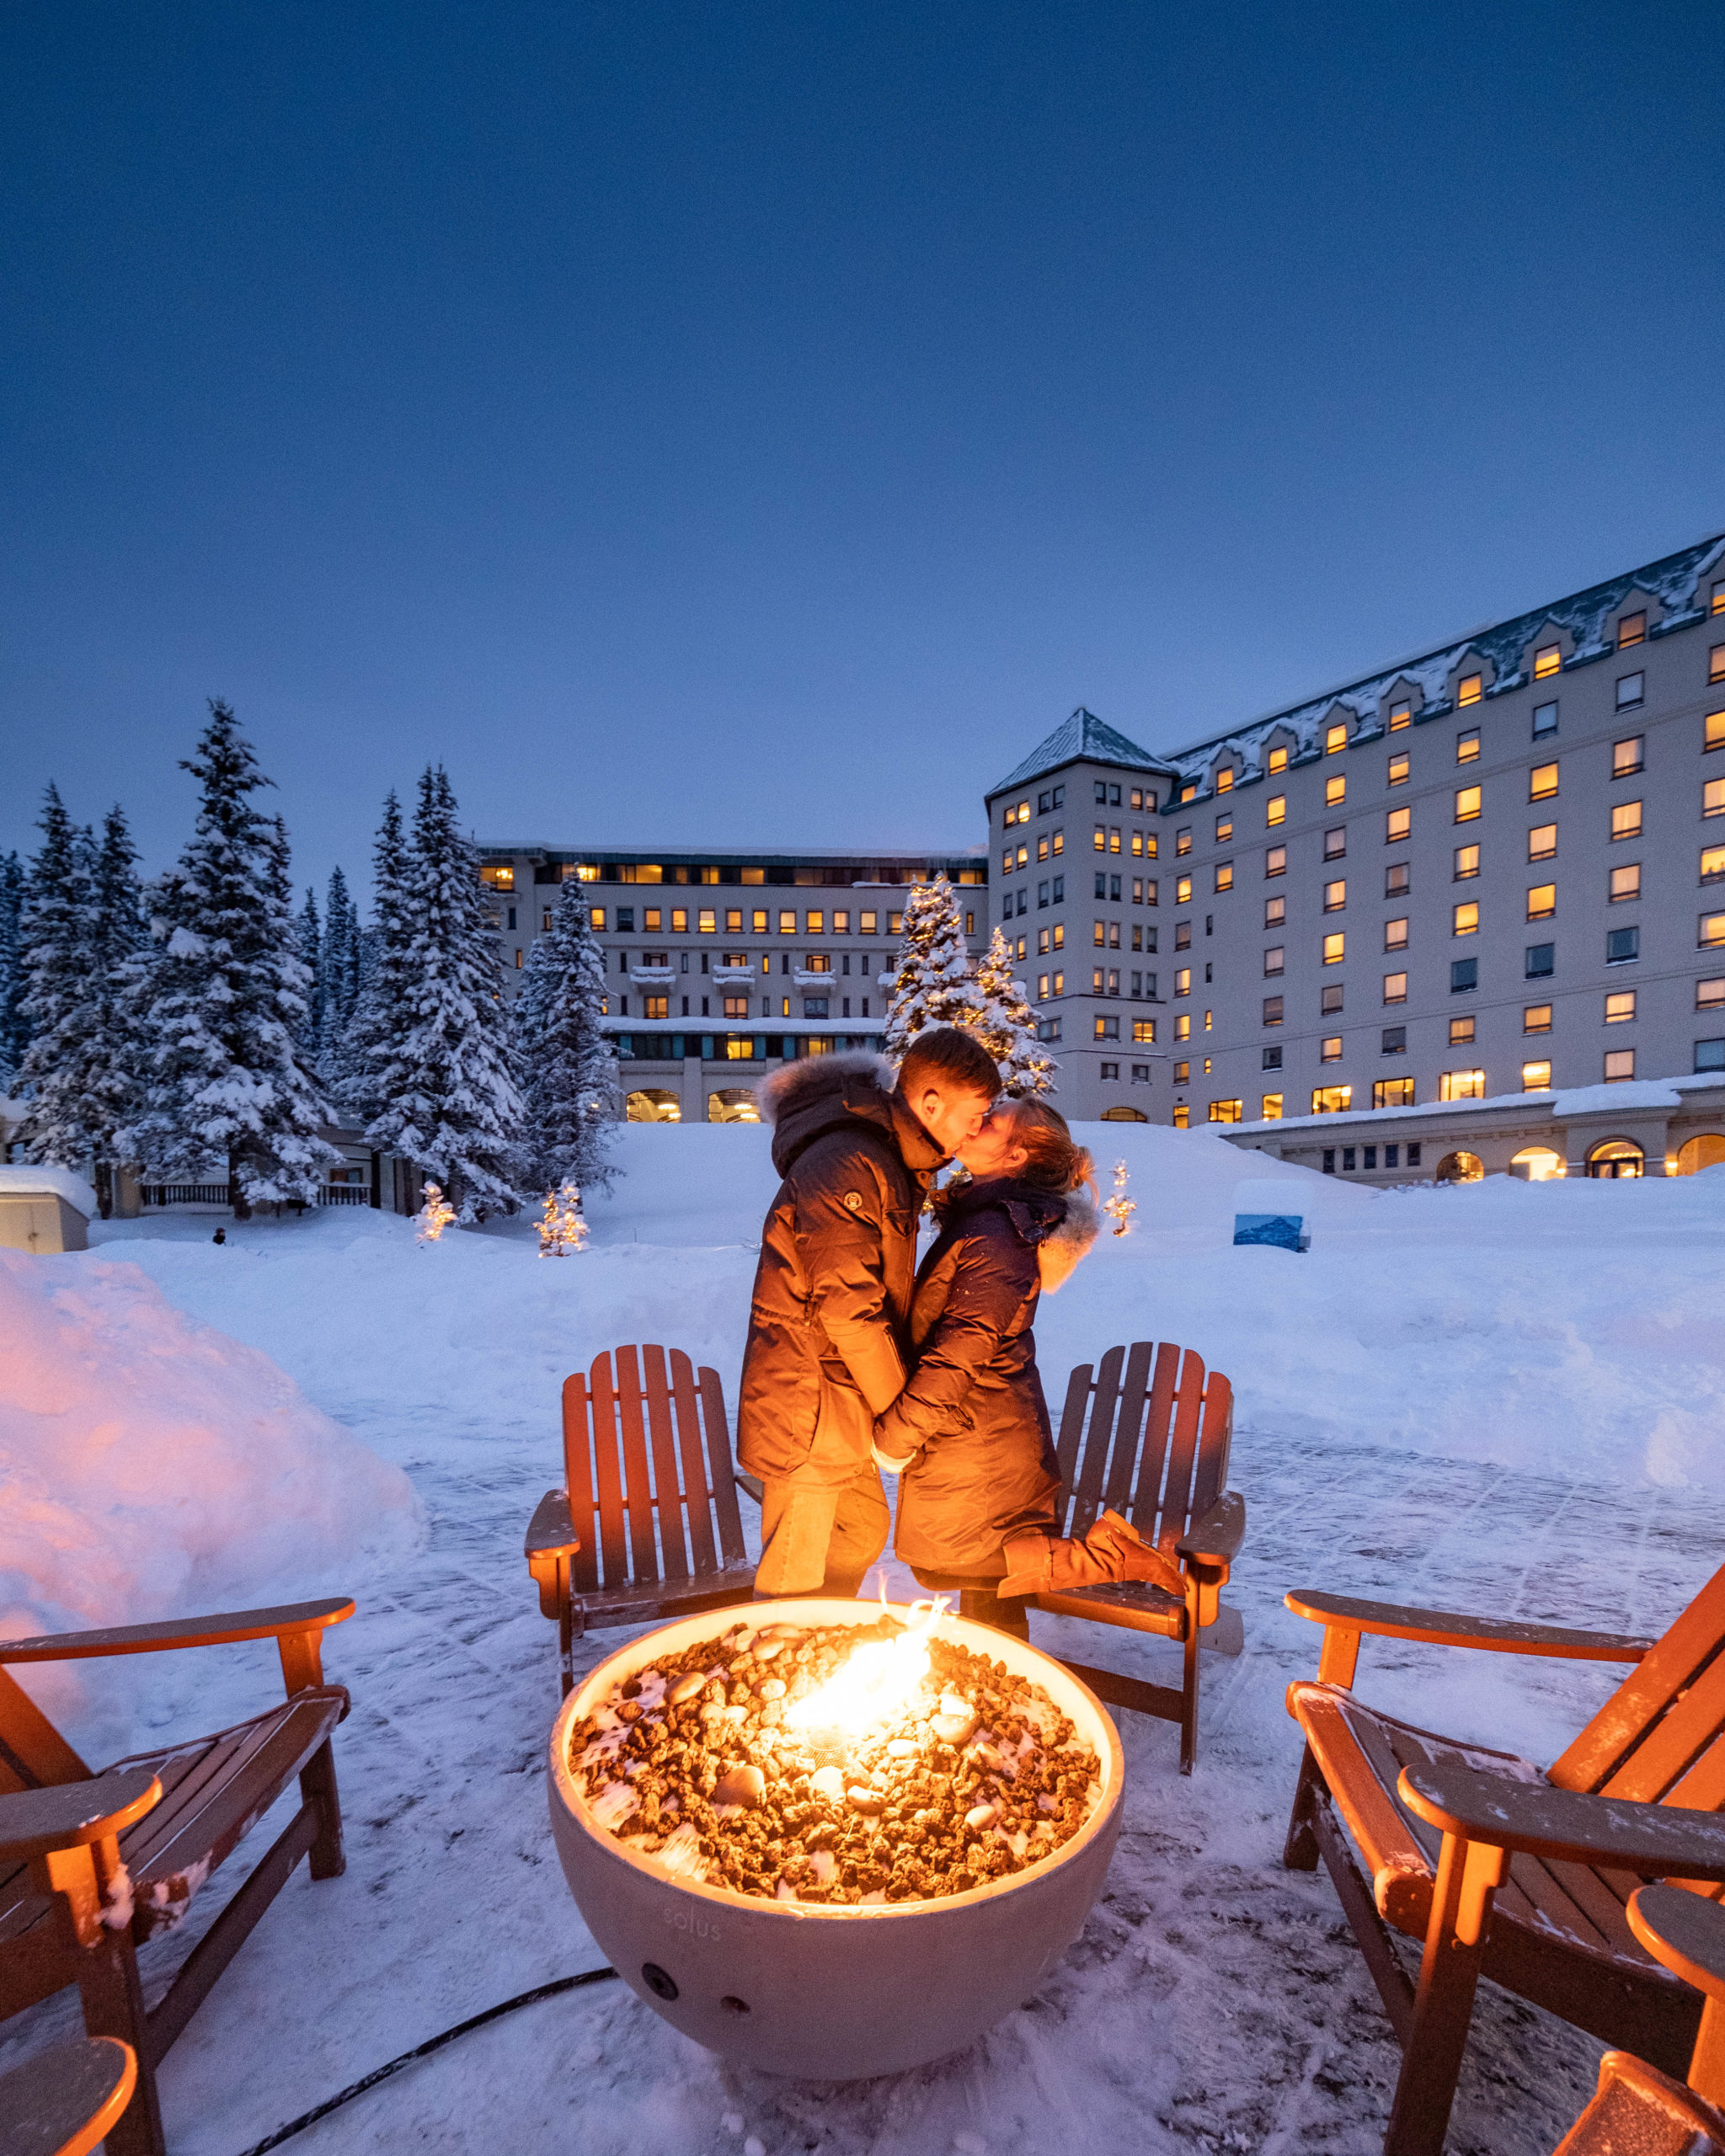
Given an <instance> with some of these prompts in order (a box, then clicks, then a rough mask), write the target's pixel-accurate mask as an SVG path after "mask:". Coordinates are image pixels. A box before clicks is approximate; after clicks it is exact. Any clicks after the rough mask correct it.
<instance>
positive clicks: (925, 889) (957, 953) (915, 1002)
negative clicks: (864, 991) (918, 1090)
mask: <svg viewBox="0 0 1725 2156" xmlns="http://www.w3.org/2000/svg"><path fill="white" fill-rule="evenodd" d="M983 1015H984V1005H983V996H982V992H981V990H980V989H979V988H978V987H977V985H976V982H975V979H974V978H973V976H972V974H971V971H970V953H969V951H967V950H966V948H965V947H964V912H963V910H962V909H961V908H960V906H959V896H958V894H957V892H956V891H954V890H953V887H952V885H951V884H950V883H948V881H947V879H946V878H945V877H944V876H937V877H936V878H935V879H934V881H933V882H932V883H919V884H917V885H916V889H914V890H913V891H912V892H911V896H910V899H908V901H907V902H906V904H905V931H904V936H903V937H902V939H901V941H900V944H899V956H898V963H897V967H896V970H895V973H894V975H893V985H892V998H891V1001H890V1002H889V1004H888V1006H887V1014H886V1052H887V1054H889V1056H891V1057H892V1059H893V1060H894V1061H895V1062H899V1061H901V1060H902V1059H903V1057H904V1054H905V1049H908V1048H909V1047H910V1045H911V1042H912V1041H913V1040H915V1039H916V1036H917V1034H918V1033H926V1032H927V1030H928V1028H929V1027H931V1026H966V1027H970V1028H971V1029H972V1030H973V1031H975V1030H980V1027H981V1024H982V1020H983Z"/></svg>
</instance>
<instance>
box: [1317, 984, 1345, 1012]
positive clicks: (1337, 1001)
mask: <svg viewBox="0 0 1725 2156" xmlns="http://www.w3.org/2000/svg"><path fill="white" fill-rule="evenodd" d="M1318 1005H1319V1011H1320V1015H1321V1016H1322V1017H1326V1018H1335V1017H1340V1015H1341V1011H1342V987H1341V984H1340V982H1339V981H1338V983H1337V985H1335V986H1334V987H1333V988H1327V989H1324V990H1322V992H1321V993H1320V995H1319V996H1318Z"/></svg>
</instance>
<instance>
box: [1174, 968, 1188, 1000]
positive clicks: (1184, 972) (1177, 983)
mask: <svg viewBox="0 0 1725 2156" xmlns="http://www.w3.org/2000/svg"><path fill="white" fill-rule="evenodd" d="M1174 993H1175V995H1191V993H1192V969H1191V967H1190V966H1182V967H1181V969H1180V970H1179V972H1178V973H1177V974H1175V975H1174Z"/></svg>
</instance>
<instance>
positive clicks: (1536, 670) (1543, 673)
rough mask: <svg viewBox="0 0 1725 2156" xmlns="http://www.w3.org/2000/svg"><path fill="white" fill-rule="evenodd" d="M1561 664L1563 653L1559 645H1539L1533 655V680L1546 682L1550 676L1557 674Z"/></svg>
mask: <svg viewBox="0 0 1725 2156" xmlns="http://www.w3.org/2000/svg"><path fill="white" fill-rule="evenodd" d="M1562 664H1563V652H1562V646H1561V645H1558V644H1555V643H1546V644H1541V646H1540V648H1539V649H1538V650H1537V651H1536V652H1535V654H1534V655H1533V678H1534V679H1535V681H1543V680H1546V679H1547V678H1548V677H1549V676H1550V675H1553V674H1556V673H1557V672H1559V671H1560V670H1562Z"/></svg>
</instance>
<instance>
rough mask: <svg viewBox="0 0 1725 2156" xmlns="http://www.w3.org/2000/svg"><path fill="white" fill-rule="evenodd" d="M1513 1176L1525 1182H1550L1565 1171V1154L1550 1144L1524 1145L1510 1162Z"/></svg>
mask: <svg viewBox="0 0 1725 2156" xmlns="http://www.w3.org/2000/svg"><path fill="white" fill-rule="evenodd" d="M1509 1172H1510V1174H1511V1175H1512V1176H1519V1177H1520V1178H1521V1180H1522V1181H1523V1182H1551V1181H1552V1180H1553V1179H1554V1178H1555V1177H1557V1176H1561V1175H1562V1172H1563V1155H1562V1154H1561V1153H1554V1152H1553V1151H1552V1150H1551V1147H1550V1146H1549V1145H1524V1146H1523V1147H1522V1149H1521V1150H1520V1151H1519V1153H1517V1154H1515V1155H1514V1156H1513V1158H1512V1159H1511V1161H1510V1162H1509Z"/></svg>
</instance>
